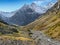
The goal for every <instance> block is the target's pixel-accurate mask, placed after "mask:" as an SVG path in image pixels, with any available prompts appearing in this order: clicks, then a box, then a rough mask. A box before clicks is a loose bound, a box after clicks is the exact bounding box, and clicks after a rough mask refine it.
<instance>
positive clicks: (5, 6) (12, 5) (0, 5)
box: [0, 0, 56, 12]
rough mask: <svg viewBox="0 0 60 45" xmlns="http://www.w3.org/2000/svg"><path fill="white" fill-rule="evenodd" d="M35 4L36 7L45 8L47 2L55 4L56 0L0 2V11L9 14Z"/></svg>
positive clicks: (8, 0)
mask: <svg viewBox="0 0 60 45" xmlns="http://www.w3.org/2000/svg"><path fill="white" fill-rule="evenodd" d="M32 2H35V3H36V4H37V5H40V6H45V5H47V4H48V3H49V2H52V3H55V2H56V0H44V1H40V0H0V11H5V12H11V11H15V10H17V9H19V8H21V7H22V6H23V5H24V4H31V3H32Z"/></svg>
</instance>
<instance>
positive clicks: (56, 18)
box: [22, 3, 60, 40]
mask: <svg viewBox="0 0 60 45" xmlns="http://www.w3.org/2000/svg"><path fill="white" fill-rule="evenodd" d="M22 30H40V31H42V32H44V33H45V34H46V35H48V36H49V37H51V38H52V39H56V40H59V39H60V5H59V8H58V3H56V4H55V5H54V6H53V7H52V8H51V9H49V10H48V11H47V12H46V13H45V14H44V15H42V16H41V17H39V18H38V19H36V20H35V21H34V22H32V23H30V24H28V25H26V26H24V27H23V28H22Z"/></svg>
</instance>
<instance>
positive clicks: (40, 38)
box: [31, 31, 60, 45]
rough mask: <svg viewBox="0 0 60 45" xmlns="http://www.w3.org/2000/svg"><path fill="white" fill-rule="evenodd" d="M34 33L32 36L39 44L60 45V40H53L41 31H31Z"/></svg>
mask: <svg viewBox="0 0 60 45" xmlns="http://www.w3.org/2000/svg"><path fill="white" fill-rule="evenodd" d="M31 32H32V33H33V35H32V38H33V39H34V40H35V41H36V44H37V45H60V42H59V41H55V40H52V39H50V38H48V37H47V36H45V35H44V34H43V33H42V32H40V31H31Z"/></svg>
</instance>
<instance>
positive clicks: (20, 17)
mask: <svg viewBox="0 0 60 45" xmlns="http://www.w3.org/2000/svg"><path fill="white" fill-rule="evenodd" d="M47 10H48V9H46V8H44V7H41V6H38V5H36V4H35V3H32V4H30V5H24V6H23V7H22V8H21V9H19V10H17V11H16V13H15V14H14V15H13V16H12V17H11V18H9V21H8V23H10V24H17V25H21V26H24V25H27V24H29V23H31V22H33V21H35V20H36V19H37V18H38V17H39V16H41V15H42V14H44V13H45V12H46V11H47Z"/></svg>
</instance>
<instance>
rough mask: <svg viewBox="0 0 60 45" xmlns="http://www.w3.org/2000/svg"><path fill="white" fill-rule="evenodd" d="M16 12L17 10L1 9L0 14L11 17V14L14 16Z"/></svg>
mask: <svg viewBox="0 0 60 45" xmlns="http://www.w3.org/2000/svg"><path fill="white" fill-rule="evenodd" d="M14 13H15V11H12V12H3V11H0V15H2V16H5V17H11V16H13V14H14Z"/></svg>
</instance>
